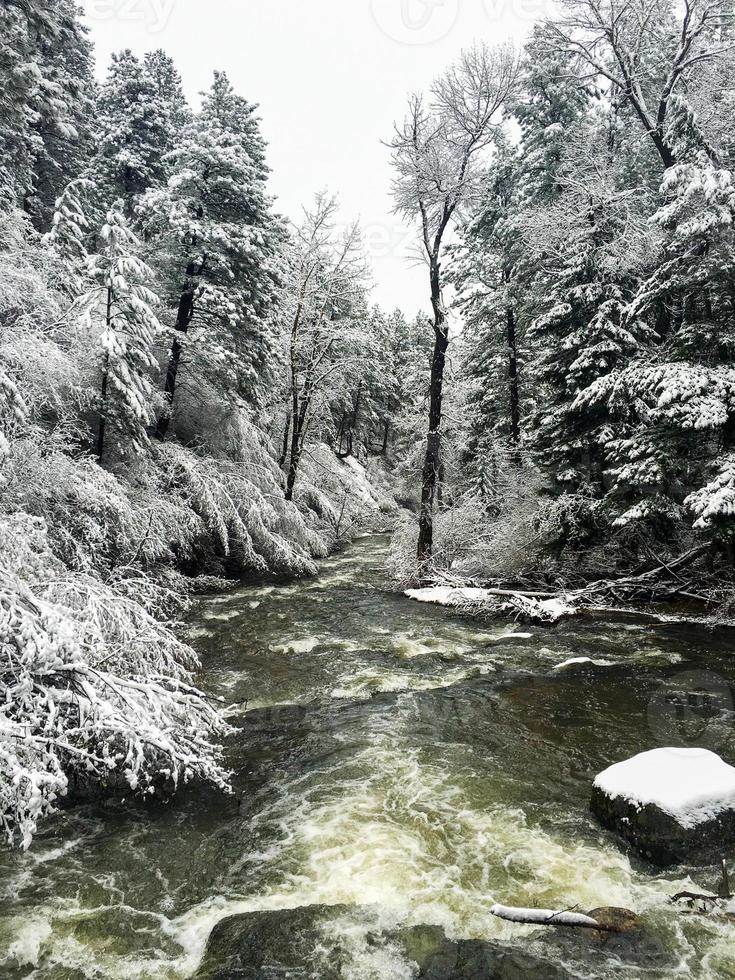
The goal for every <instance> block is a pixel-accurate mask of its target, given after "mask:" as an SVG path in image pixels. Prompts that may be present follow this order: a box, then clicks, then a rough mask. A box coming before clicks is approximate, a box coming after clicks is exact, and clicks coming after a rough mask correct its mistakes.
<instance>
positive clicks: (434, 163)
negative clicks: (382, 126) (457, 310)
mask: <svg viewBox="0 0 735 980" xmlns="http://www.w3.org/2000/svg"><path fill="white" fill-rule="evenodd" d="M518 75H519V64H518V58H517V56H516V54H515V52H514V51H513V50H512V49H511V48H509V47H499V48H493V49H490V48H487V47H485V46H482V47H476V48H473V49H471V50H469V51H465V52H464V53H463V54H462V55H461V57H460V59H459V61H458V62H457V64H456V65H454V66H453V67H452V68H450V69H449V70H448V71H447V72H446V73H445V74H444V75H442V76H441V77H440V78H438V79H437V80H436V82H435V83H434V85H433V86H432V89H431V92H430V95H429V97H428V98H426V99H425V98H424V97H423V96H421V95H414V96H412V97H411V99H410V101H409V106H408V114H407V116H406V119H405V120H404V122H403V123H402V124H401V125H397V126H396V128H395V134H394V136H393V139H392V140H391V141H390V143H389V146H390V148H391V150H392V160H393V166H394V168H395V170H396V178H395V181H394V185H393V193H394V198H395V211H396V213H398V214H402V215H403V216H404V217H407V218H408V219H409V220H412V221H418V222H419V227H420V250H421V253H422V258H423V260H424V261H425V262H426V265H427V267H428V271H429V284H430V288H431V309H432V314H433V317H432V328H433V331H434V353H433V357H432V362H431V381H430V388H429V431H428V436H427V441H426V454H425V458H424V465H423V470H422V477H421V512H420V515H419V540H418V551H417V555H418V559H419V562H420V563H423V562H425V561H426V560H427V559H428V558H430V557H431V553H432V547H433V512H434V501H435V497H436V487H437V479H438V476H439V473H440V470H441V435H440V429H441V420H442V390H443V383H444V366H445V362H446V355H447V348H448V346H449V325H448V322H447V311H446V307H445V305H444V297H443V279H442V257H443V247H444V244H445V237H446V233H447V230H448V229H449V228H450V225H451V223H452V221H453V219H455V218H457V217H458V216H459V212H461V210H462V208H463V207H464V206H465V205H466V204H467V203H468V202H469V201H470V200H471V199H472V197H473V195H474V192H475V190H476V187H477V175H478V168H477V166H476V163H477V160H478V157H479V156H480V154H481V151H482V150H483V149H485V148H487V147H488V146H489V145H490V143H491V142H492V140H493V136H494V134H495V130H496V125H497V123H498V116H499V114H500V111H501V109H502V106H503V104H504V103H505V101H506V100H507V98H508V96H509V95H510V94H511V93H512V92H513V90H514V88H515V86H516V82H517V79H518Z"/></svg>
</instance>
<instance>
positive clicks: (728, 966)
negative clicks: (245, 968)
mask: <svg viewBox="0 0 735 980" xmlns="http://www.w3.org/2000/svg"><path fill="white" fill-rule="evenodd" d="M387 545H388V542H387V539H386V538H384V537H383V538H381V537H377V538H376V537H371V538H362V539H358V540H357V541H356V542H355V543H354V544H352V545H350V546H348V548H347V549H346V550H345V551H344V552H342V553H340V554H337V555H334V556H332V557H331V558H329V559H327V560H326V561H324V562H323V563H322V565H321V568H320V574H319V576H318V577H317V578H315V579H310V580H303V581H298V582H292V583H288V584H283V585H278V584H276V583H270V584H265V585H263V584H261V585H259V584H252V585H243V586H242V587H239V588H236V589H234V590H232V591H230V592H228V593H225V594H221V595H212V596H206V597H202V598H201V600H200V601H199V602H198V604H197V607H196V609H195V610H194V611H193V613H192V616H191V618H190V621H189V632H188V639H189V642H190V643H191V644H192V645H193V646H194V647H195V648H196V649H197V651H198V653H199V654H200V656H201V659H202V663H203V669H202V672H201V674H200V676H199V678H198V682H199V684H200V685H201V686H202V687H203V689H204V690H205V691H206V692H207V693H208V694H209V695H210V696H216V697H224V698H225V699H226V702H227V704H228V706H229V709H228V712H227V715H228V720H229V721H230V722H231V724H232V725H233V726H234V727H235V728H236V732H235V734H234V735H233V737H232V738H231V739H230V740H229V744H228V746H227V761H228V764H229V766H230V767H231V768H232V769H233V772H234V780H233V781H234V786H235V791H236V792H235V795H234V796H233V797H224V796H221V795H219V794H217V793H215V792H214V791H210V790H204V789H196V788H190V789H187V790H185V791H183V793H182V794H181V795H180V796H178V797H177V798H175V799H174V800H173V801H172V802H171V803H170V804H168V805H165V806H164V805H153V806H147V807H144V806H139V805H133V806H129V805H128V804H123V803H119V802H110V803H108V804H106V805H99V806H98V805H91V806H85V807H82V808H79V809H75V810H74V811H69V812H66V813H63V814H61V815H59V816H58V817H56V818H54V820H53V821H52V822H51V823H49V824H48V825H47V826H46V827H45V828H44V829H43V830H42V831H41V832H40V833H39V835H38V838H37V841H36V843H35V845H34V848H33V849H32V850H31V851H30V852H29V853H28V854H25V855H23V854H3V855H2V856H1V857H0V882H1V884H0V889H2V891H1V893H0V894H1V895H2V910H1V912H0V949H2V950H3V952H2V953H0V972H2V975H3V977H7V978H8V980H20V978H24V980H25V978H29V977H31V976H32V977H34V980H35V978H37V980H71V978H92V977H99V976H104V977H109V978H123V977H125V978H137V980H149V978H163V980H183V978H186V977H191V976H193V975H194V974H195V973H196V971H197V969H198V968H199V965H200V963H201V960H202V956H203V953H204V948H205V944H206V941H207V938H208V937H209V935H210V933H211V931H212V929H213V928H214V927H215V925H216V924H217V923H218V922H220V921H221V920H222V919H224V918H225V917H227V916H228V915H233V914H240V913H248V914H250V913H259V912H268V913H273V915H274V917H272V918H271V920H269V921H270V925H269V926H268V929H269V930H270V932H269V935H270V937H271V938H270V939H268V937H267V936H266V935H265V934H264V932H263V929H265V926H263V927H261V933H260V934H261V936H262V937H263V938H262V943H263V944H265V945H267V944H268V943H269V942H271V943H273V942H275V938H274V937H276V936H277V935H281V936H283V935H288V934H289V932H290V931H293V927H294V925H295V923H296V922H297V921H304V915H302V914H301V913H298V911H297V910H299V909H306V908H308V907H310V906H314V905H327V906H343V907H344V906H348V907H349V910H351V911H347V912H346V911H345V909H344V908H335V909H334V913H333V914H329V913H327V914H326V917H323V918H322V920H321V922H320V924H319V925H318V926H314V928H313V929H312V931H309V929H306V931H305V932H304V933H302V935H301V937H300V939H299V943H301V944H302V945H301V946H300V948H301V949H303V958H304V963H305V964H306V963H307V962H309V957H314V956H317V955H321V954H318V950H319V949H322V950H327V951H331V954H330V955H331V956H332V961H333V960H334V958H335V957H336V958H337V959H338V961H339V964H340V966H339V970H340V971H341V973H338V975H340V976H343V977H344V978H345V980H348V978H349V980H373V978H375V980H377V978H381V980H384V978H393V977H395V978H403V977H407V978H408V977H413V976H415V975H416V969H417V968H416V966H415V965H414V964H415V962H416V960H415V955H417V954H416V949H415V947H410V946H406V945H405V943H403V941H398V939H397V936H398V935H399V933H400V934H404V935H408V933H406V932H405V931H406V930H409V931H410V930H412V929H415V928H419V927H423V926H427V925H428V926H432V927H436V928H438V929H441V930H443V933H444V934H446V935H447V936H449V937H450V938H451V939H453V940H462V941H463V940H470V939H479V940H483V941H486V942H490V943H500V944H502V945H503V946H504V947H507V948H509V949H511V950H512V951H514V952H515V955H517V956H521V957H522V956H536V957H538V958H539V960H540V961H541V962H542V963H546V964H547V966H548V964H553V965H554V969H558V970H559V971H566V972H567V973H570V974H571V975H575V976H584V977H600V978H606V980H607V978H613V977H618V976H619V975H620V972H621V971H622V970H623V969H625V970H626V971H627V972H626V975H630V976H646V977H661V978H663V977H667V978H668V977H670V976H672V975H674V974H676V975H680V976H683V977H689V976H691V977H696V978H703V980H704V978H711V977H713V978H719V977H723V978H724V977H728V976H731V975H732V972H733V970H735V959H733V953H732V949H733V939H735V927H733V925H732V924H731V923H730V922H728V921H727V920H726V919H718V918H715V917H699V916H683V915H681V914H680V913H679V912H678V911H677V910H676V909H675V908H673V907H672V906H671V904H670V902H669V896H670V895H672V894H674V893H675V892H677V891H679V890H683V889H684V888H686V887H691V886H692V884H693V883H694V884H696V885H697V886H707V885H710V884H711V883H712V882H711V881H710V879H712V881H714V880H715V878H716V870H715V869H707V868H705V869H698V870H695V869H693V868H688V867H685V866H680V867H675V868H673V869H669V870H667V872H666V873H661V872H654V871H653V870H652V869H650V868H648V867H647V866H645V865H643V864H642V863H639V862H637V861H636V860H633V861H631V860H630V859H629V858H628V856H627V855H626V854H625V853H624V852H623V850H622V849H621V847H620V846H619V843H618V842H617V841H616V840H615V838H614V837H613V836H612V835H610V834H608V833H606V832H604V831H602V830H601V829H600V828H599V827H598V826H597V825H596V823H595V822H594V820H593V819H592V817H591V816H590V814H589V812H588V803H589V794H590V787H591V782H592V778H593V777H594V774H595V773H596V772H598V771H600V770H601V769H603V768H604V767H605V766H606V765H608V764H609V763H610V762H612V761H615V760H617V759H619V758H622V757H625V756H629V755H632V754H634V753H635V752H637V751H640V750H642V749H645V748H650V747H652V746H653V745H660V744H672V741H673V740H674V739H676V740H677V742H676V743H675V744H684V742H686V744H703V745H705V746H706V747H708V748H712V749H714V750H716V751H718V752H719V753H720V754H721V755H723V757H724V758H726V759H727V760H728V761H733V758H735V744H734V743H733V736H732V725H731V721H732V702H731V700H729V701H728V699H729V698H730V690H731V686H732V683H733V682H734V681H735V665H733V664H732V663H731V659H732V658H731V645H732V639H731V633H729V632H728V631H723V632H721V633H720V632H717V631H716V632H711V631H706V630H704V629H702V628H700V627H696V626H682V625H676V624H657V625H656V626H655V627H649V626H648V625H646V624H641V623H630V622H628V623H621V622H615V623H601V622H599V621H596V622H594V623H589V622H582V621H579V622H577V621H575V622H574V623H561V624H559V625H558V626H556V627H554V628H550V627H548V626H543V627H541V626H540V627H519V626H515V625H514V624H512V623H507V622H506V623H500V622H499V623H495V624H489V625H488V624H477V623H473V622H471V621H468V620H466V619H462V618H459V617H457V616H455V615H454V614H453V613H452V611H451V610H447V609H441V608H438V607H434V606H431V605H420V604H418V603H413V602H411V601H410V600H408V599H406V598H405V597H404V596H402V595H400V594H397V593H395V592H394V591H392V589H391V586H390V584H389V582H388V581H387V579H386V578H385V575H384V572H383V567H384V560H385V552H386V549H387ZM584 658H587V662H584ZM580 660H582V662H580ZM692 675H694V682H695V683H694V684H693V677H692ZM692 686H694V687H698V688H700V689H704V690H705V691H706V693H707V694H708V699H707V704H706V705H705V706H704V707H703V706H701V705H699V706H695V709H696V710H693V709H692V708H691V706H688V705H687V702H685V701H682V700H680V696H681V692H683V691H684V690H688V689H689V688H691V687H692ZM496 901H501V902H506V903H508V904H517V905H530V906H544V907H564V908H572V907H579V908H581V909H590V908H593V907H595V906H599V905H623V906H627V907H629V908H632V909H634V910H635V911H636V912H638V913H639V914H640V915H641V916H642V918H643V921H644V923H645V927H646V930H647V935H648V936H649V937H650V942H649V945H648V946H646V948H645V950H642V951H640V950H639V954H640V955H639V958H638V960H636V958H635V956H633V959H632V960H631V959H630V957H628V958H627V960H625V962H624V961H623V960H622V959H620V956H623V955H624V954H614V955H608V954H607V953H606V954H605V955H604V956H601V955H600V951H599V949H598V948H596V947H594V946H591V945H590V944H589V942H582V941H579V940H574V941H572V940H564V941H559V940H558V939H554V938H553V937H548V936H544V935H543V934H540V931H539V930H533V929H530V928H529V927H527V926H521V925H513V924H511V923H501V922H499V921H498V920H496V919H493V918H492V917H491V916H490V915H489V908H490V907H491V905H492V904H493V903H494V902H496ZM299 915H301V919H300V920H299ZM307 918H308V916H307ZM266 931H267V930H266ZM541 932H542V931H541ZM412 950H413V952H412ZM608 952H609V951H608ZM299 955H301V954H299ZM624 959H625V957H624ZM539 975H541V976H546V975H547V974H546V973H543V972H542V973H540V974H539ZM561 975H563V972H562V973H561Z"/></svg>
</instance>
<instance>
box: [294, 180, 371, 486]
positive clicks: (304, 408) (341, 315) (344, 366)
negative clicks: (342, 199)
mask: <svg viewBox="0 0 735 980" xmlns="http://www.w3.org/2000/svg"><path fill="white" fill-rule="evenodd" d="M336 215H337V202H336V200H335V199H334V198H331V197H327V196H326V195H325V194H320V195H318V196H317V198H316V201H315V205H314V208H313V210H311V211H306V212H305V214H304V220H303V222H302V224H301V226H300V227H299V228H298V229H297V231H296V241H295V244H294V250H293V254H292V257H291V275H290V300H289V306H288V309H289V320H288V323H289V328H288V340H287V344H288V354H287V362H288V395H287V400H288V408H287V412H286V421H285V426H284V434H283V457H282V461H283V463H284V464H285V463H287V476H286V499H287V500H291V499H292V497H293V492H294V486H295V484H296V477H297V474H298V469H299V463H300V461H301V457H302V454H303V450H304V440H305V437H306V434H307V430H308V426H309V422H310V420H311V417H312V413H313V411H314V408H315V405H316V403H317V401H318V399H319V397H320V396H322V395H323V394H324V392H325V390H326V389H327V388H329V389H332V390H333V389H334V385H335V383H336V382H337V381H339V379H340V376H343V375H344V374H345V373H346V372H348V371H349V369H350V367H351V366H354V365H355V364H357V363H359V362H360V361H361V360H364V358H365V357H366V356H367V338H363V337H362V333H363V332H364V321H363V318H362V317H360V316H359V315H358V316H356V313H358V312H359V310H358V308H359V307H360V304H361V303H363V301H364V291H363V286H364V283H365V280H366V277H367V266H366V262H365V258H364V255H363V250H362V237H361V233H360V228H359V226H358V224H357V223H355V224H352V225H350V226H349V227H348V228H346V229H345V230H344V232H343V233H342V234H341V235H340V234H339V233H338V232H337V230H336Z"/></svg>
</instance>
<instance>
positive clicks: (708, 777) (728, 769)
mask: <svg viewBox="0 0 735 980" xmlns="http://www.w3.org/2000/svg"><path fill="white" fill-rule="evenodd" d="M591 808H592V812H593V813H594V814H595V816H596V817H597V818H598V820H599V821H600V822H601V823H602V824H603V825H604V826H605V827H608V828H609V829H610V830H614V831H616V832H617V833H618V834H620V836H621V837H623V838H625V840H626V841H628V843H629V844H631V845H632V846H633V847H634V848H635V849H636V850H637V851H638V852H639V853H640V854H642V855H643V856H644V857H646V858H648V860H650V861H652V862H653V863H654V864H657V865H659V866H665V865H668V864H676V863H678V862H684V861H685V862H692V863H710V862H712V861H716V860H718V859H719V858H720V857H721V856H722V855H723V854H725V853H726V852H727V851H728V850H730V849H731V848H732V847H733V845H735V768H733V767H732V766H730V765H728V764H727V763H726V762H724V761H723V760H722V759H721V758H720V757H719V756H718V755H715V753H714V752H710V751H708V750H707V749H677V748H662V749H653V750H651V751H650V752H642V753H641V754H640V755H636V756H634V757H633V758H632V759H627V760H625V761H624V762H618V763H616V764H615V765H613V766H610V767H609V768H608V769H606V770H605V771H604V772H601V773H600V774H599V775H598V776H597V778H596V779H595V782H594V786H593V790H592V801H591Z"/></svg>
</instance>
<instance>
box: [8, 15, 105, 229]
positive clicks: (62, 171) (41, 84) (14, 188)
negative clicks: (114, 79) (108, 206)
mask: <svg viewBox="0 0 735 980" xmlns="http://www.w3.org/2000/svg"><path fill="white" fill-rule="evenodd" d="M92 90H93V80H92V56H91V45H90V43H89V41H88V40H87V37H86V31H85V29H84V27H83V26H82V24H81V22H80V20H79V14H78V10H77V7H76V5H75V4H74V3H73V2H71V0H39V2H38V3H32V4H31V3H25V2H18V3H8V2H6V3H3V4H2V5H0V205H1V204H2V201H3V200H4V201H5V203H6V206H7V205H8V204H18V205H20V206H21V207H22V208H23V209H24V210H25V211H26V212H27V213H28V214H29V215H30V216H31V218H32V219H33V221H34V224H35V225H36V227H37V228H39V229H40V230H47V229H48V227H49V224H50V220H51V215H52V213H53V207H54V202H55V199H56V197H57V196H58V194H59V193H60V192H61V190H62V189H63V187H64V186H65V185H66V183H67V182H68V181H69V180H71V179H72V178H74V177H75V176H77V175H78V173H79V172H80V171H81V169H82V166H83V162H84V160H85V159H86V158H87V157H88V155H89V145H90V134H89V127H90V124H91V115H92V113H91V102H90V99H89V93H90V92H91V91H92Z"/></svg>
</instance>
